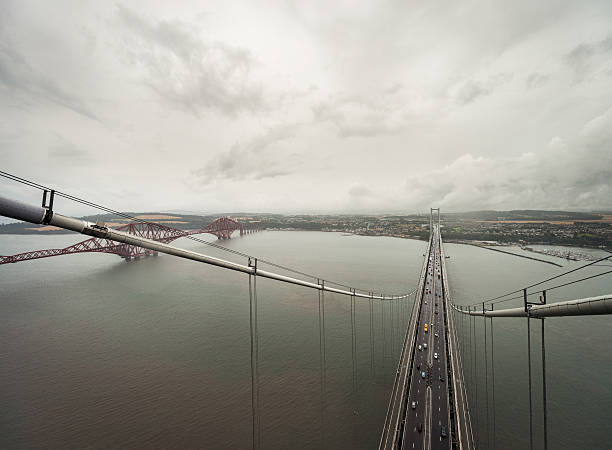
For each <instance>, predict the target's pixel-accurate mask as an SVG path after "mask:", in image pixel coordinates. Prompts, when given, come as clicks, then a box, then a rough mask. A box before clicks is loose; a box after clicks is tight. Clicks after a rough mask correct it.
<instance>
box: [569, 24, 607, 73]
mask: <svg viewBox="0 0 612 450" xmlns="http://www.w3.org/2000/svg"><path fill="white" fill-rule="evenodd" d="M610 52H612V35H610V36H608V37H607V38H605V39H603V40H601V41H598V42H583V43H581V44H579V45H577V46H576V47H574V48H573V49H572V50H571V51H570V52H569V53H567V54H566V55H565V57H564V61H565V63H566V64H567V65H568V66H569V67H570V68H571V69H572V70H573V72H574V82H576V83H579V82H582V81H585V80H586V79H588V78H590V77H591V76H592V74H593V72H594V71H595V70H596V69H597V67H598V66H601V65H602V63H605V62H608V63H609V62H610V58H609V53H610ZM601 57H603V58H604V61H601V60H598V58H601ZM598 63H599V65H598Z"/></svg>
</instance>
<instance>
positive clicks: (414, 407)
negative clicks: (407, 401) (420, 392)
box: [411, 401, 416, 409]
mask: <svg viewBox="0 0 612 450" xmlns="http://www.w3.org/2000/svg"><path fill="white" fill-rule="evenodd" d="M411 406H412V409H416V402H415V401H413V402H412V405H411Z"/></svg>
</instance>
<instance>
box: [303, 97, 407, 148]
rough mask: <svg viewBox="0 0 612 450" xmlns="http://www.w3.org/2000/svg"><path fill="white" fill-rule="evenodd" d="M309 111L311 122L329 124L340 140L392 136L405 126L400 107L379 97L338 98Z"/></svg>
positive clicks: (315, 106)
mask: <svg viewBox="0 0 612 450" xmlns="http://www.w3.org/2000/svg"><path fill="white" fill-rule="evenodd" d="M312 112H313V115H314V122H331V123H332V124H333V125H335V127H336V129H337V131H338V135H339V136H340V137H342V138H347V137H374V136H378V135H384V134H393V133H397V132H399V131H401V130H402V129H403V128H405V126H406V120H405V116H404V115H403V114H402V110H401V108H400V107H393V106H392V105H391V104H387V103H385V100H383V99H381V98H378V97H366V96H360V95H339V96H336V97H332V98H330V99H328V100H327V101H324V102H320V103H318V104H316V105H314V106H313V107H312Z"/></svg>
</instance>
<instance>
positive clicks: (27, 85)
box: [0, 36, 100, 121]
mask: <svg viewBox="0 0 612 450" xmlns="http://www.w3.org/2000/svg"><path fill="white" fill-rule="evenodd" d="M0 85H1V86H3V87H4V89H5V90H6V93H7V94H8V95H9V96H11V97H13V98H16V99H17V100H19V101H20V102H25V103H26V104H31V105H32V104H37V103H38V102H39V100H40V99H43V100H45V101H47V102H50V103H54V104H57V105H60V106H63V107H65V108H67V109H69V110H71V111H73V112H75V113H77V114H80V115H82V116H85V117H88V118H89V119H93V120H97V121H99V120H100V119H99V118H98V117H97V116H96V115H95V114H94V113H93V112H92V111H91V109H90V108H89V107H88V106H86V105H85V104H84V103H83V102H82V101H81V100H80V99H78V98H77V97H75V96H73V95H72V94H70V93H69V92H68V91H67V90H65V89H64V88H62V87H60V86H59V85H58V84H57V83H56V81H55V80H53V79H52V78H50V77H48V76H47V75H45V74H44V73H42V72H41V71H39V70H37V69H36V68H35V67H34V66H32V65H31V64H30V63H29V62H28V61H27V60H26V58H25V57H23V56H22V55H21V54H19V52H18V51H17V49H16V47H15V45H13V43H12V42H10V40H9V39H8V38H7V37H6V36H0Z"/></svg>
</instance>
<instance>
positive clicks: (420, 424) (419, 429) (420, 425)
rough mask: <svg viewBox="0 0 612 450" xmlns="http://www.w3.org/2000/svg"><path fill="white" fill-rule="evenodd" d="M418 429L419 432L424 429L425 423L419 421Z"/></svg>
mask: <svg viewBox="0 0 612 450" xmlns="http://www.w3.org/2000/svg"><path fill="white" fill-rule="evenodd" d="M417 431H418V432H419V433H420V432H421V431H423V424H422V423H419V424H418V425H417Z"/></svg>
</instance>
